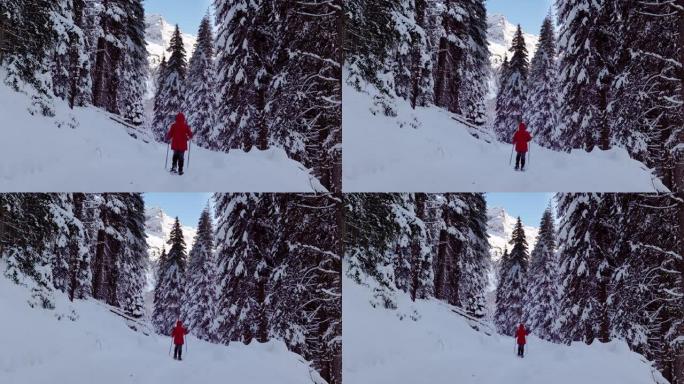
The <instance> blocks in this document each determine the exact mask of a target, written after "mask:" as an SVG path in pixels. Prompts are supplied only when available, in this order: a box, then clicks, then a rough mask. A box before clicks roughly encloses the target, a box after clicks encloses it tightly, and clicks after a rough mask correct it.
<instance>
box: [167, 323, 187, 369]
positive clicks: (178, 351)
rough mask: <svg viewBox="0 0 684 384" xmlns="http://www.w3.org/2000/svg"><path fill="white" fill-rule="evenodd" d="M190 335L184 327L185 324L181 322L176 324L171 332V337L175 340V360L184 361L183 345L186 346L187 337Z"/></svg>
mask: <svg viewBox="0 0 684 384" xmlns="http://www.w3.org/2000/svg"><path fill="white" fill-rule="evenodd" d="M187 334H188V330H187V329H185V327H183V323H181V321H180V320H178V321H177V322H176V326H175V327H173V329H172V330H171V337H172V338H173V345H174V346H175V348H174V350H173V358H174V360H183V358H182V356H181V355H182V354H183V344H185V335H187Z"/></svg>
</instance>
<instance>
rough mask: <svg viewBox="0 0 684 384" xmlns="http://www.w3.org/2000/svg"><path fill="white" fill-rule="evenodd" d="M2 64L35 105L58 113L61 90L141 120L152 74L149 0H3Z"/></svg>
mask: <svg viewBox="0 0 684 384" xmlns="http://www.w3.org/2000/svg"><path fill="white" fill-rule="evenodd" d="M0 65H2V66H3V67H4V68H5V69H6V77H5V78H4V79H3V81H4V82H5V83H7V84H9V85H11V86H12V87H14V88H15V89H16V90H23V91H27V92H29V93H30V94H32V95H33V98H34V110H35V112H39V113H42V114H44V115H52V114H53V113H54V110H53V108H54V106H53V104H52V101H51V100H52V99H54V98H58V99H63V100H66V101H67V102H68V104H69V106H70V107H71V108H73V107H75V106H83V105H94V106H97V107H101V108H103V109H105V110H107V111H108V112H112V113H115V114H118V115H121V116H123V117H124V118H125V119H126V120H128V121H129V122H130V123H132V124H135V125H140V124H142V123H143V121H144V116H143V106H142V98H143V95H144V92H145V78H146V76H147V51H146V49H145V15H144V9H143V6H142V1H140V0H96V1H85V0H56V1H54V0H31V1H23V0H4V1H2V2H0ZM24 84H29V85H30V86H31V87H33V88H34V91H29V90H27V89H26V88H25V87H24Z"/></svg>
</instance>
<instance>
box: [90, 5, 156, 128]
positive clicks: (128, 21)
mask: <svg viewBox="0 0 684 384" xmlns="http://www.w3.org/2000/svg"><path fill="white" fill-rule="evenodd" d="M81 1H82V0H81ZM123 4H124V9H125V11H126V14H125V25H126V29H125V31H124V34H123V37H122V42H123V43H124V54H123V57H122V58H121V64H120V69H119V70H120V72H121V75H120V79H119V90H118V91H117V94H118V96H119V98H118V100H117V101H118V103H119V106H118V110H119V111H120V113H121V115H122V116H123V117H124V118H125V119H126V120H127V121H128V122H130V123H131V124H133V125H141V124H143V123H144V122H145V109H144V106H143V98H144V96H145V92H146V88H145V81H146V79H147V75H148V70H149V69H148V63H147V48H146V45H147V42H146V41H145V9H144V7H143V3H142V0H124V3H123Z"/></svg>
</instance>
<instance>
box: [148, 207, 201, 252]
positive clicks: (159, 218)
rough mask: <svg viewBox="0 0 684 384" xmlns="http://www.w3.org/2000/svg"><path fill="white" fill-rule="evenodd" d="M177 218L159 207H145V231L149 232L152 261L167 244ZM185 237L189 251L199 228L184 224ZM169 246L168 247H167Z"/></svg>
mask: <svg viewBox="0 0 684 384" xmlns="http://www.w3.org/2000/svg"><path fill="white" fill-rule="evenodd" d="M175 220H176V219H175V218H173V217H171V216H169V215H167V214H166V212H164V210H162V209H161V208H159V207H149V208H146V209H145V232H146V234H147V245H148V246H149V255H150V259H151V260H152V261H156V260H157V259H158V258H159V255H160V254H161V250H162V248H163V247H167V246H166V242H167V241H168V240H169V236H170V234H171V227H172V226H173V223H174V221H175ZM181 225H182V229H183V237H184V239H185V244H186V245H187V251H188V252H189V251H190V248H192V244H193V241H194V239H195V233H197V230H196V229H195V228H194V227H190V226H187V225H183V223H181ZM167 248H168V247H167Z"/></svg>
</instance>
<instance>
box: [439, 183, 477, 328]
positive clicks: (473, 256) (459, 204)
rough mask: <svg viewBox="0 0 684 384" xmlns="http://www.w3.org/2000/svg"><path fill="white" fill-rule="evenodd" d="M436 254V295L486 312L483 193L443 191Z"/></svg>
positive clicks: (473, 310)
mask: <svg viewBox="0 0 684 384" xmlns="http://www.w3.org/2000/svg"><path fill="white" fill-rule="evenodd" d="M438 201H439V202H440V205H441V218H440V220H439V222H438V224H437V225H438V226H439V235H438V236H439V238H438V239H437V254H436V255H435V261H434V263H433V264H434V266H435V272H434V278H435V282H434V287H435V288H434V289H435V297H436V298H437V299H440V300H444V301H446V302H448V303H449V304H452V305H456V306H461V307H463V308H464V309H466V310H467V311H468V312H469V313H471V314H472V315H474V316H477V317H483V316H484V315H485V305H486V304H485V303H486V300H485V288H486V281H487V279H486V274H487V270H488V268H489V264H490V256H489V244H488V242H487V232H486V228H487V226H486V203H485V201H484V196H483V195H482V194H445V195H443V196H441V197H440V198H439V200H438Z"/></svg>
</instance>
